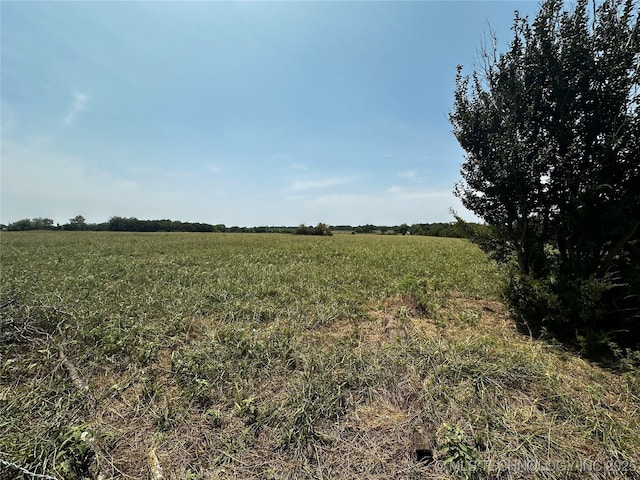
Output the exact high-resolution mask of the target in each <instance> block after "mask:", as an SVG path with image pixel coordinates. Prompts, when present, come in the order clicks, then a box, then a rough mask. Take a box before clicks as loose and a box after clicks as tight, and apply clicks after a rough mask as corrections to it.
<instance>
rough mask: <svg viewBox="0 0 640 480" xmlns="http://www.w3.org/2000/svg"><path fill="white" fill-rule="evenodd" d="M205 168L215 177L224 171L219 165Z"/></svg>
mask: <svg viewBox="0 0 640 480" xmlns="http://www.w3.org/2000/svg"><path fill="white" fill-rule="evenodd" d="M205 168H206V169H207V171H208V172H209V173H211V174H213V175H215V174H216V173H219V172H220V171H221V170H222V167H220V166H219V165H206V166H205Z"/></svg>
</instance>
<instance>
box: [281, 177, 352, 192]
mask: <svg viewBox="0 0 640 480" xmlns="http://www.w3.org/2000/svg"><path fill="white" fill-rule="evenodd" d="M354 181H355V179H354V178H352V177H330V178H319V179H312V180H296V181H294V182H293V183H292V184H291V185H290V186H289V189H290V190H296V191H305V190H314V189H318V188H329V187H335V186H337V185H345V184H347V183H352V182H354Z"/></svg>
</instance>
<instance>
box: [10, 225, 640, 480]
mask: <svg viewBox="0 0 640 480" xmlns="http://www.w3.org/2000/svg"><path fill="white" fill-rule="evenodd" d="M0 240H1V244H2V248H1V250H0V266H1V268H2V276H1V279H0V306H1V308H0V327H1V329H0V355H1V357H0V432H3V433H2V434H0V461H1V462H0V463H1V465H0V473H1V472H2V470H1V469H2V468H4V469H5V471H6V472H7V475H9V476H10V477H9V478H14V477H15V476H17V475H20V474H21V473H20V472H23V474H24V475H25V477H24V478H29V476H28V475H27V474H25V473H24V471H25V470H26V471H29V472H32V473H37V474H46V475H49V476H52V477H54V478H69V479H75V478H83V477H90V478H98V477H101V478H158V477H159V475H160V474H159V472H160V471H161V472H162V474H163V475H164V477H165V478H185V479H186V478H296V479H297V478H371V479H374V478H559V477H563V478H584V476H585V475H591V476H592V478H611V479H613V478H640V474H639V473H638V470H637V468H636V466H637V462H638V460H639V459H640V441H639V440H638V432H639V431H640V420H639V419H638V417H639V416H638V415H637V410H638V407H639V406H640V400H639V396H640V381H639V377H638V375H637V373H636V372H634V371H629V372H627V373H613V372H610V371H607V370H604V369H601V368H599V367H597V366H594V365H590V364H587V363H586V362H584V361H583V360H581V359H579V358H577V357H575V356H573V355H572V354H571V353H569V352H567V351H564V350H562V349H561V348H559V347H557V346H554V345H548V344H545V343H542V342H540V341H537V340H535V339H531V338H527V337H522V336H521V335H520V334H518V333H517V332H516V331H515V330H514V328H513V327H512V324H511V322H510V320H509V318H508V314H507V313H506V312H505V311H504V308H503V307H502V304H501V303H500V301H499V298H498V291H499V289H498V285H499V283H500V281H501V275H500V272H499V271H498V270H497V268H496V267H495V265H493V264H491V263H490V262H488V261H487V260H486V258H485V257H484V256H483V254H482V253H481V252H480V251H479V250H478V249H477V248H475V247H474V246H472V245H470V244H469V243H467V242H465V241H463V240H451V239H438V238H428V237H409V236H397V237H392V236H384V237H383V236H366V235H353V236H352V235H335V236H333V237H327V238H324V237H323V238H314V237H302V236H291V235H276V234H270V235H259V234H256V235H251V234H236V235H233V234H124V233H123V234H118V233H92V232H68V233H65V232H55V233H42V232H40V233H33V232H31V233H2V237H0ZM417 437H418V438H420V437H422V439H423V440H429V441H431V444H432V445H433V451H432V452H431V461H419V459H418V456H417V454H416V445H415V442H416V438H417ZM589 462H591V463H589ZM18 467H21V468H22V469H23V470H19V469H18ZM0 478H2V475H0Z"/></svg>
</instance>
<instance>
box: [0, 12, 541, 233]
mask: <svg viewBox="0 0 640 480" xmlns="http://www.w3.org/2000/svg"><path fill="white" fill-rule="evenodd" d="M0 5H1V21H2V30H1V67H2V68H1V76H2V77H1V114H2V117H1V127H2V130H1V142H2V151H1V162H2V163H1V185H0V186H1V197H0V201H1V204H0V221H1V222H2V223H9V222H13V221H16V220H19V219H21V218H33V217H41V216H42V217H49V218H52V219H54V220H55V221H56V222H59V223H66V222H67V221H68V219H69V218H71V217H73V216H75V215H78V214H81V215H83V216H85V218H86V219H87V220H88V221H90V222H101V221H106V220H107V219H108V218H109V217H111V216H125V217H129V216H135V217H137V218H141V219H158V218H171V219H177V220H183V221H201V222H208V223H224V224H226V225H228V226H231V225H246V226H252V225H298V224H301V223H306V224H316V223H318V222H326V223H329V224H333V225H337V224H351V225H360V224H365V223H374V224H400V223H404V222H406V223H409V224H411V223H417V222H440V221H450V220H452V218H451V216H450V214H449V209H450V208H454V209H455V210H457V211H458V213H460V214H461V215H462V216H463V217H464V218H467V219H474V217H473V216H472V215H471V214H470V213H469V212H466V211H465V210H464V209H463V208H462V206H461V205H460V203H459V201H458V200H457V199H456V198H455V197H454V196H453V194H452V190H453V187H454V184H455V182H456V181H457V180H458V178H459V169H460V164H461V162H462V161H463V152H462V150H461V149H460V148H459V146H458V144H457V142H456V140H455V138H454V137H453V135H452V134H451V126H450V124H449V122H448V120H447V113H448V112H449V111H450V110H451V106H452V102H453V92H454V88H455V73H456V72H455V69H456V65H457V64H462V65H464V66H465V71H466V72H471V69H472V67H473V65H474V62H476V61H477V58H478V50H479V48H480V47H481V45H482V42H483V38H484V37H485V36H486V33H487V32H488V30H489V25H490V26H491V28H492V29H493V30H494V31H495V32H496V34H497V36H498V40H499V41H500V44H501V46H502V48H504V47H506V45H507V44H508V42H509V41H510V40H511V31H510V27H511V24H512V21H513V13H514V10H516V9H517V10H519V11H520V12H521V14H524V15H529V16H530V17H533V16H534V15H535V13H536V12H537V10H538V7H539V3H538V1H519V2H511V1H491V2H490V1H469V2H462V1H442V2H435V1H422V2H369V1H360V2H340V1H336V2H115V1H112V2H92V1H86V2H55V1H52V2H10V1H2V2H1V4H0Z"/></svg>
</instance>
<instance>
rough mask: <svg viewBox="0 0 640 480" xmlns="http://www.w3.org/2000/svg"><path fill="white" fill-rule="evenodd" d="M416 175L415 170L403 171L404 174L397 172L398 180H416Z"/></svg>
mask: <svg viewBox="0 0 640 480" xmlns="http://www.w3.org/2000/svg"><path fill="white" fill-rule="evenodd" d="M417 175H418V173H417V172H416V171H415V170H405V171H404V172H398V177H400V178H416V176H417Z"/></svg>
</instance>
